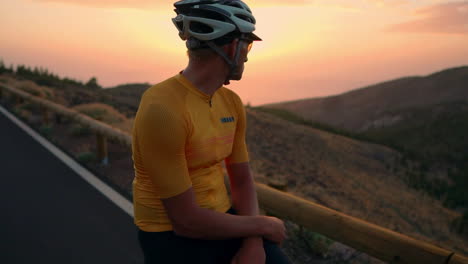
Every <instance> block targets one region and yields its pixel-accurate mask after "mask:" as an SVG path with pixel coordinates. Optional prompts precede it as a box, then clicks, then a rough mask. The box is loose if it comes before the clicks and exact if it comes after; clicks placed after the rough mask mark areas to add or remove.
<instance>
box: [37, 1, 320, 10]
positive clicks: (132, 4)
mask: <svg viewBox="0 0 468 264" xmlns="http://www.w3.org/2000/svg"><path fill="white" fill-rule="evenodd" d="M34 1H36V2H44V3H47V2H49V3H54V2H55V3H65V4H75V5H81V6H89V7H98V8H137V9H148V8H161V7H168V6H170V7H172V5H173V4H174V3H175V2H176V1H175V0H173V1H172V0H165V1H157V0H34ZM246 2H247V3H248V4H250V5H252V6H278V5H289V6H290V5H307V4H312V3H313V2H314V0H288V1H284V0H255V1H254V0H250V1H249V0H247V1H246Z"/></svg>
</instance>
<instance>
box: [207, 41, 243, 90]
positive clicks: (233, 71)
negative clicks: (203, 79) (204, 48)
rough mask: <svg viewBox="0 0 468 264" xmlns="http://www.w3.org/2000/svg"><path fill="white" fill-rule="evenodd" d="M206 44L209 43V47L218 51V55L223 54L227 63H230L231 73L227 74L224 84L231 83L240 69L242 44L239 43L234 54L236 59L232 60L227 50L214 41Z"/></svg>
mask: <svg viewBox="0 0 468 264" xmlns="http://www.w3.org/2000/svg"><path fill="white" fill-rule="evenodd" d="M206 44H207V45H208V47H210V48H211V49H212V50H214V51H215V52H216V53H218V55H219V56H221V57H222V58H223V59H224V61H226V63H227V64H228V66H229V74H228V75H227V76H226V80H225V81H224V84H225V85H228V84H229V83H230V82H229V81H230V80H231V77H232V76H234V75H235V74H236V73H237V71H238V66H239V65H237V62H238V61H239V57H240V48H241V45H237V48H236V53H235V54H234V61H232V60H231V59H230V58H229V57H228V56H227V54H226V52H224V51H223V50H222V49H221V48H220V47H219V46H217V45H216V44H214V43H213V42H212V41H207V42H206Z"/></svg>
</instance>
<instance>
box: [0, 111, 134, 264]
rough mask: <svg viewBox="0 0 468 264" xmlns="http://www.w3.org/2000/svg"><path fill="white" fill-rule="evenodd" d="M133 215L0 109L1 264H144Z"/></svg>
mask: <svg viewBox="0 0 468 264" xmlns="http://www.w3.org/2000/svg"><path fill="white" fill-rule="evenodd" d="M136 231H137V228H136V227H135V225H134V224H133V219H132V218H131V216H129V215H128V214H126V213H125V212H124V211H122V210H121V209H120V208H119V207H117V206H116V205H114V204H113V203H112V202H111V201H109V200H108V199H107V198H106V197H105V196H104V195H102V194H101V193H99V192H98V191H97V190H96V189H94V187H92V186H91V185H89V184H88V183H87V182H85V181H84V180H83V179H82V178H80V176H78V175H77V174H75V172H73V171H72V170H71V169H69V168H68V167H67V166H65V165H64V164H63V163H62V162H61V161H60V160H58V159H57V158H56V157H55V156H53V155H52V154H50V153H49V152H48V151H47V150H46V149H45V148H43V147H42V146H41V145H40V144H39V143H37V142H36V141H35V140H34V139H32V138H31V137H29V136H28V134H26V133H25V132H24V131H23V130H21V129H20V128H18V127H17V126H16V125H15V124H14V123H12V122H11V121H10V120H9V119H7V118H6V117H5V116H4V115H3V114H2V113H0V263H3V264H10V263H14V264H22V263H47V264H54V263H60V264H68V263H90V264H92V263H99V264H107V263H112V264H118V263H125V264H129V263H139V264H142V263H143V256H142V252H141V250H140V248H139V246H138V241H137V235H136V234H137V232H136Z"/></svg>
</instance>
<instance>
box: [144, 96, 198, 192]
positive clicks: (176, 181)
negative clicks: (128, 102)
mask: <svg viewBox="0 0 468 264" xmlns="http://www.w3.org/2000/svg"><path fill="white" fill-rule="evenodd" d="M141 110H142V111H141V116H140V117H139V118H138V119H137V120H136V121H135V122H138V123H139V124H138V130H137V131H136V136H137V138H138V139H137V144H138V148H139V151H140V156H141V158H142V163H143V166H144V167H145V169H146V171H147V173H148V176H149V179H150V181H151V182H152V185H153V187H154V189H155V193H156V195H157V196H159V198H169V197H172V196H175V195H177V194H180V193H182V192H184V191H186V190H187V189H188V188H190V187H191V186H192V182H191V180H190V176H189V172H188V168H187V161H186V157H185V142H186V139H187V131H188V130H187V128H186V123H185V121H184V119H183V118H182V117H181V116H180V115H177V114H175V112H174V111H171V109H170V108H169V107H168V106H166V105H163V104H158V103H152V104H148V105H146V106H145V107H144V108H143V109H141Z"/></svg>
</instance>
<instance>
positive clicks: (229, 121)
mask: <svg viewBox="0 0 468 264" xmlns="http://www.w3.org/2000/svg"><path fill="white" fill-rule="evenodd" d="M231 122H234V117H233V116H231V117H223V118H221V123H231Z"/></svg>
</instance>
